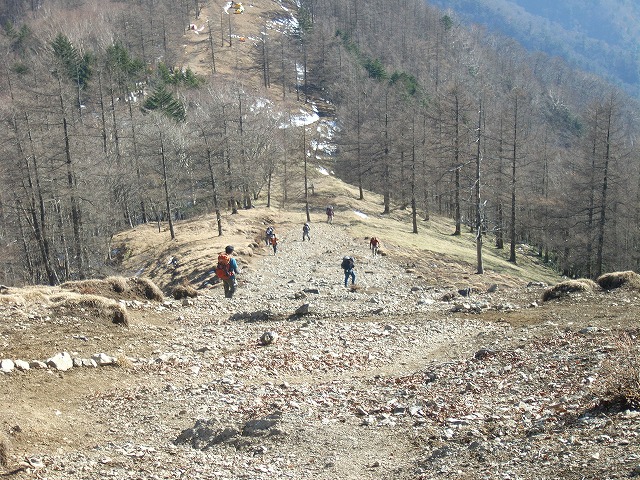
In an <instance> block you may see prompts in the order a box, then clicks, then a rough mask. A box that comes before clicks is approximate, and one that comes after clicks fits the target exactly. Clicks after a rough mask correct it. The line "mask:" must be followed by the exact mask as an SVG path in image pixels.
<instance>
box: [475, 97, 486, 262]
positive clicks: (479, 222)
mask: <svg viewBox="0 0 640 480" xmlns="http://www.w3.org/2000/svg"><path fill="white" fill-rule="evenodd" d="M481 128H482V101H480V108H479V109H478V133H477V135H476V143H477V145H476V147H477V149H476V188H475V196H476V198H475V205H476V263H477V269H476V273H478V274H482V273H484V265H483V262H482V212H481V207H482V205H481V203H480V161H481V159H482V156H481V150H480V139H481Z"/></svg>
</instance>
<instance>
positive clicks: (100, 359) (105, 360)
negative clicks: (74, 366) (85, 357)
mask: <svg viewBox="0 0 640 480" xmlns="http://www.w3.org/2000/svg"><path fill="white" fill-rule="evenodd" d="M91 358H92V360H93V361H94V362H96V364H97V365H98V366H100V367H104V366H107V365H115V364H116V363H117V360H116V358H114V357H111V356H109V355H107V354H106V353H96V354H95V355H93V356H92V357H91Z"/></svg>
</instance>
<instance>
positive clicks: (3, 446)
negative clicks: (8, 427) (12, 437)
mask: <svg viewBox="0 0 640 480" xmlns="http://www.w3.org/2000/svg"><path fill="white" fill-rule="evenodd" d="M10 450H11V446H10V445H9V440H8V439H7V437H5V436H4V435H2V434H1V433H0V467H3V468H6V467H7V465H8V464H9V451H10Z"/></svg>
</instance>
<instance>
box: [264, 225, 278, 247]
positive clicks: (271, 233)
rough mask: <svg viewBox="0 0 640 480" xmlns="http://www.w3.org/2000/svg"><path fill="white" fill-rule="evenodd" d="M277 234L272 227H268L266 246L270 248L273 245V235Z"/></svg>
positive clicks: (265, 234) (265, 236) (265, 237)
mask: <svg viewBox="0 0 640 480" xmlns="http://www.w3.org/2000/svg"><path fill="white" fill-rule="evenodd" d="M275 233H276V232H275V230H274V228H273V227H272V226H268V227H267V229H266V230H265V232H264V244H265V245H266V246H267V247H268V246H269V245H271V235H274V234H275Z"/></svg>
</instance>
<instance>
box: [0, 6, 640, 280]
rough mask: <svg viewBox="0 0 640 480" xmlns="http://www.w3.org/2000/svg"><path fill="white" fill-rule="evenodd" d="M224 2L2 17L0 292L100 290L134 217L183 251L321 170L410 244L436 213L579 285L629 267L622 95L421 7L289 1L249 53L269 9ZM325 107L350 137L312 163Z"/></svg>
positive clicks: (61, 9) (634, 218)
mask: <svg viewBox="0 0 640 480" xmlns="http://www.w3.org/2000/svg"><path fill="white" fill-rule="evenodd" d="M229 7H230V5H229V4H228V3H227V2H220V1H215V0H214V1H211V2H206V3H198V2H195V3H194V2H178V3H176V2H175V0H160V1H157V0H156V1H153V2H152V1H138V0H136V1H135V2H134V1H118V2H116V1H113V2H111V1H102V2H98V1H97V0H87V1H85V2H54V1H48V0H42V1H41V2H40V3H38V4H35V3H27V2H20V1H15V2H9V3H7V4H5V6H4V8H5V10H4V11H2V12H0V13H1V14H2V15H3V17H4V18H5V19H6V20H7V22H5V26H4V29H3V31H2V33H1V35H0V45H2V47H3V49H4V50H5V52H6V54H5V59H6V61H5V62H4V64H3V68H2V70H3V72H2V75H1V76H0V82H1V85H0V91H1V92H2V101H1V103H0V105H2V107H1V109H2V110H1V115H2V117H3V120H4V123H3V124H4V126H5V128H4V129H3V130H2V133H1V135H2V138H1V139H0V140H1V141H0V145H1V147H0V148H1V152H2V172H1V173H2V177H1V182H2V188H0V202H1V206H2V210H1V212H0V213H1V214H2V230H1V231H0V237H1V239H2V242H3V244H4V245H5V246H6V247H5V248H4V249H3V253H2V259H3V265H4V270H3V272H2V273H1V275H0V281H2V282H3V283H8V284H19V283H52V284H54V283H58V282H61V281H64V280H68V279H75V278H84V277H88V276H96V275H101V274H103V273H105V272H106V271H108V267H109V261H110V257H111V255H112V254H113V255H115V254H117V253H118V252H114V251H113V250H112V248H111V245H110V239H111V237H112V236H113V234H114V233H116V232H118V231H121V230H123V229H126V228H129V227H131V226H134V225H136V224H139V223H142V222H148V221H163V222H167V224H168V232H169V233H168V235H171V236H173V235H174V234H175V228H174V224H173V221H174V220H176V219H181V218H188V217H193V216H196V215H201V214H204V213H207V214H209V213H213V212H217V213H218V215H217V218H218V232H216V233H223V230H224V225H222V223H221V221H220V215H219V212H220V211H221V210H224V209H228V210H230V211H233V210H236V209H239V208H251V207H252V206H253V203H254V202H255V201H256V200H258V199H259V200H260V201H262V202H264V201H267V199H268V201H269V202H272V201H273V203H274V204H275V203H277V204H280V205H282V204H286V202H287V201H288V199H289V198H293V197H298V198H300V197H304V192H305V188H306V187H307V186H309V184H308V182H307V181H306V180H308V178H307V176H306V172H307V168H306V167H307V163H308V162H313V163H315V162H318V161H322V162H331V163H332V165H329V166H330V167H331V168H333V169H334V170H335V171H336V173H338V174H339V175H340V176H342V177H343V178H344V179H346V180H348V181H350V182H353V183H354V184H355V185H358V186H359V187H361V196H362V195H364V189H372V190H374V191H378V192H380V193H382V194H383V195H384V199H385V200H384V205H383V206H381V209H384V211H385V212H389V211H391V210H394V209H403V208H404V209H407V211H409V212H411V216H410V218H411V221H412V225H411V226H410V227H409V228H411V229H412V230H413V231H414V232H415V233H416V234H425V233H426V230H425V229H424V228H423V226H426V225H428V219H429V216H430V215H432V214H439V215H446V216H449V217H451V219H452V221H451V232H452V233H453V234H460V233H461V231H462V229H473V230H474V231H481V232H482V233H483V236H481V237H480V238H484V242H485V244H486V245H487V246H491V247H493V245H496V246H497V247H498V248H504V249H505V255H506V256H507V257H508V258H509V259H510V260H511V261H512V262H517V261H518V255H519V253H518V244H519V243H523V242H524V243H529V244H532V245H535V246H536V247H537V248H538V249H539V251H540V255H541V258H542V259H543V260H544V261H547V262H549V264H551V265H554V266H556V267H557V268H558V269H559V270H560V271H562V272H564V273H566V274H568V275H583V276H592V277H593V276H597V275H599V274H600V273H602V272H604V271H610V270H623V269H632V268H637V267H638V264H637V263H638V256H637V255H636V251H637V246H638V243H639V240H640V238H639V237H640V232H639V229H638V226H639V225H640V218H639V214H638V212H637V205H638V195H640V190H639V184H640V172H639V170H638V162H637V157H638V149H637V146H636V144H637V142H635V137H636V135H637V133H638V125H637V122H636V118H635V115H636V112H637V105H636V103H635V102H634V101H633V100H632V99H631V98H630V97H628V96H627V95H625V94H624V93H623V92H621V91H619V90H617V89H615V88H613V87H611V86H610V85H608V84H606V83H605V82H604V81H602V80H601V79H599V78H596V77H593V76H588V75H585V74H582V73H580V72H577V71H574V70H571V69H570V68H568V67H567V66H566V65H565V64H564V63H562V62H561V61H559V60H558V59H550V58H548V57H546V56H545V55H542V54H535V55H532V54H528V53H526V51H525V50H524V49H523V48H521V47H520V46H519V45H518V44H516V43H515V42H513V41H509V40H504V39H500V38H497V37H493V36H490V35H488V34H487V32H486V31H483V30H482V29H479V28H464V27H462V26H459V25H458V24H457V23H456V22H454V21H453V20H452V18H451V16H449V15H446V14H445V13H443V12H442V11H440V10H438V9H435V8H433V7H430V6H428V5H425V4H423V3H422V2H420V1H418V0H415V1H414V0H406V1H405V2H403V3H402V5H400V6H399V5H398V4H390V3H389V2H386V1H383V0H368V1H356V2H338V1H335V0H303V1H302V2H301V5H300V7H299V8H296V6H295V4H294V3H292V2H288V1H287V0H280V1H279V2H273V3H271V4H269V5H268V7H264V6H263V7H262V8H263V9H262V10H261V11H260V12H261V16H260V19H259V22H258V25H259V26H260V28H259V29H257V31H256V32H255V36H245V34H244V31H243V30H242V29H241V27H242V22H246V21H248V19H249V18H251V17H250V16H251V15H255V14H256V13H255V12H257V11H258V10H257V9H258V7H259V5H258V4H256V6H255V8H256V10H252V5H247V9H246V10H245V12H244V13H243V14H240V15H234V14H233V13H230V12H229ZM205 13H206V14H207V15H206V16H205ZM293 16H295V18H293ZM283 19H286V20H287V22H283V21H282V20H283ZM194 28H196V29H197V30H196V31H197V33H198V34H199V37H198V39H199V43H198V44H197V47H198V57H197V60H195V57H193V56H192V54H193V52H190V51H189V49H188V48H187V49H185V45H187V46H188V45H189V43H188V39H189V38H192V37H188V35H195V32H194V31H193V29H194ZM260 32H262V33H260ZM326 101H329V102H331V104H332V105H333V106H334V108H329V109H324V110H323V112H324V113H322V112H320V113H321V114H324V115H327V114H330V115H333V114H334V111H335V115H336V120H337V125H338V127H339V132H340V135H339V137H337V138H335V139H334V141H335V142H337V149H336V150H335V153H334V154H333V155H332V156H331V157H330V158H328V159H323V160H317V158H318V156H319V150H320V147H319V145H320V144H321V143H323V142H326V138H325V137H324V136H323V132H320V131H318V129H317V128H315V126H310V127H306V126H304V125H302V123H304V122H298V121H296V118H295V115H294V113H295V112H299V111H300V108H301V107H304V108H305V109H306V110H310V107H311V106H315V105H317V104H318V103H326ZM316 108H317V107H316ZM315 166H317V165H315ZM276 194H277V196H276ZM272 195H273V200H272V199H271V196H272ZM212 233H213V232H212Z"/></svg>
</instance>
